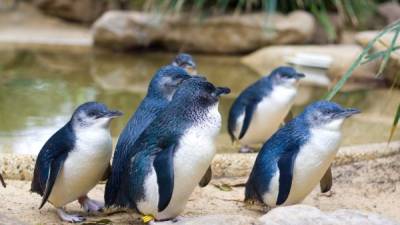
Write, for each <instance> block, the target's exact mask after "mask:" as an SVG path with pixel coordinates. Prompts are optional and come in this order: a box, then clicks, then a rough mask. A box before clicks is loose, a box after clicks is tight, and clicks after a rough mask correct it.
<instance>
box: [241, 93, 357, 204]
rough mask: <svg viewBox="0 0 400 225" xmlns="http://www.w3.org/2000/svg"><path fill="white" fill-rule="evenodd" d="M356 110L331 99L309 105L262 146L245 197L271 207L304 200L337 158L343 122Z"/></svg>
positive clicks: (247, 184)
mask: <svg viewBox="0 0 400 225" xmlns="http://www.w3.org/2000/svg"><path fill="white" fill-rule="evenodd" d="M356 113H359V111H358V110H356V109H352V108H348V109H346V108H343V107H341V106H340V105H338V104H336V103H333V102H327V101H319V102H315V103H313V104H311V105H309V106H308V107H306V108H305V110H304V112H303V113H301V114H300V115H299V116H297V117H296V118H294V119H293V120H292V121H290V122H288V123H287V124H286V125H285V126H284V127H282V128H281V129H279V130H278V131H277V132H276V133H275V134H274V135H273V136H272V137H271V138H270V139H269V140H268V141H267V142H266V143H265V144H264V146H263V147H262V149H261V151H260V153H259V154H258V156H257V159H256V161H255V164H254V167H253V169H252V172H251V174H250V177H249V179H248V181H247V183H246V190H245V200H247V201H250V200H257V201H260V202H264V203H265V204H267V205H269V206H276V205H290V204H296V203H299V202H301V201H302V200H303V199H304V198H305V197H306V196H307V195H308V194H309V193H310V192H311V191H312V190H313V188H314V187H315V186H316V185H317V184H318V182H319V181H320V179H321V178H322V176H323V175H324V173H325V172H326V170H327V169H328V168H329V166H330V164H331V162H332V160H333V158H334V157H335V155H336V152H337V150H338V148H339V144H340V140H341V126H342V123H343V121H344V120H345V119H346V118H348V117H350V116H352V115H354V114H356Z"/></svg>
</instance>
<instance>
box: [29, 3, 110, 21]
mask: <svg viewBox="0 0 400 225" xmlns="http://www.w3.org/2000/svg"><path fill="white" fill-rule="evenodd" d="M33 3H34V4H35V5H36V6H37V7H38V8H40V9H41V10H42V11H44V12H45V13H47V14H49V15H53V16H57V17H60V18H63V19H67V20H72V21H77V22H83V23H91V22H93V21H94V20H96V19H97V18H98V17H99V16H100V15H101V14H102V13H103V12H104V11H105V10H106V9H107V1H102V0H34V1H33Z"/></svg>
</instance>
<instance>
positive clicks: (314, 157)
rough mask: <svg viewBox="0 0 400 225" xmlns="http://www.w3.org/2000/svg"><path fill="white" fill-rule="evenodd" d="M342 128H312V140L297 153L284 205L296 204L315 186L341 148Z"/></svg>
mask: <svg viewBox="0 0 400 225" xmlns="http://www.w3.org/2000/svg"><path fill="white" fill-rule="evenodd" d="M340 140H341V132H340V130H326V129H311V135H310V140H309V142H307V143H306V144H305V145H304V146H302V147H301V149H300V151H299V153H298V154H297V157H296V160H295V163H294V169H293V180H292V186H291V189H290V193H289V196H288V199H287V200H286V201H285V203H284V205H291V204H296V203H299V202H301V201H303V199H304V198H305V197H307V195H308V194H309V193H310V192H311V191H312V190H313V189H314V188H315V186H316V185H317V184H318V183H319V182H320V180H321V178H322V176H323V175H324V174H325V172H326V170H327V169H328V167H329V166H330V165H331V162H332V161H333V159H334V158H335V155H336V153H337V151H338V149H339V144H340Z"/></svg>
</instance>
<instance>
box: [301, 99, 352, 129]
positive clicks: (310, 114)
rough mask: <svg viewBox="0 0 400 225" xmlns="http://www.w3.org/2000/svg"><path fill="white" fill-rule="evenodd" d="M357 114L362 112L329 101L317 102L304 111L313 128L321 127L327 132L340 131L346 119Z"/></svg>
mask: <svg viewBox="0 0 400 225" xmlns="http://www.w3.org/2000/svg"><path fill="white" fill-rule="evenodd" d="M357 113H360V110H358V109H355V108H344V107H342V106H341V105H339V104H337V103H334V102H329V101H318V102H315V103H313V104H311V105H309V106H307V107H306V109H305V110H304V115H305V119H306V120H307V122H308V123H309V124H310V125H311V127H320V128H323V129H327V130H338V129H340V128H341V126H342V124H343V121H344V120H345V119H346V118H348V117H350V116H352V115H354V114H357Z"/></svg>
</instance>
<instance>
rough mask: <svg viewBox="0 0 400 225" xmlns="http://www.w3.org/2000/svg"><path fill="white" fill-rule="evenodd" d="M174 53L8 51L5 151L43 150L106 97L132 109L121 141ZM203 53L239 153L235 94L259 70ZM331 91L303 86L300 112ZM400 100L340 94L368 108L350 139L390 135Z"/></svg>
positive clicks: (1, 91)
mask: <svg viewBox="0 0 400 225" xmlns="http://www.w3.org/2000/svg"><path fill="white" fill-rule="evenodd" d="M173 57H174V55H173V54H169V53H141V52H139V53H131V54H122V53H120V54H115V53H114V54H111V53H109V52H103V51H99V50H96V51H65V50H64V51H59V50H58V51H56V50H52V51H49V50H29V51H28V50H18V49H14V48H11V49H2V50H0V152H2V153H4V152H6V153H24V154H37V153H38V151H39V150H40V148H41V147H42V145H43V144H44V142H45V141H46V140H47V139H48V138H49V137H50V136H51V135H52V134H53V133H54V132H55V131H56V130H58V129H59V128H60V127H61V126H63V125H64V124H65V123H66V122H67V121H68V120H69V117H70V115H71V113H72V112H73V110H74V109H75V107H77V106H78V105H79V104H81V103H83V102H86V101H99V102H103V103H105V104H107V105H108V106H109V107H110V108H115V109H119V110H121V111H123V112H124V113H125V115H124V116H123V117H122V118H119V119H116V120H115V121H113V123H112V127H111V129H112V135H113V137H114V138H115V139H116V138H117V137H118V135H119V132H120V131H121V130H122V128H123V127H124V125H125V123H126V122H127V120H128V119H129V117H130V115H131V114H132V113H133V112H134V111H135V109H136V107H137V105H138V104H139V102H140V101H141V100H142V99H143V97H144V95H145V91H146V88H147V84H148V82H149V80H150V79H151V76H152V75H153V74H154V72H155V71H156V70H157V69H158V68H159V67H160V66H162V65H165V64H168V63H169V62H170V61H171V59H172V58H173ZM195 59H196V61H197V63H198V65H199V67H198V71H199V72H200V73H201V74H204V75H206V76H207V78H208V79H209V80H210V81H211V82H213V83H215V84H216V85H220V86H228V87H230V88H231V89H232V94H230V95H228V96H226V97H224V98H223V99H222V101H221V104H220V110H221V113H222V116H223V128H222V131H221V135H220V136H219V137H218V143H217V145H218V149H219V151H221V152H232V151H236V150H233V148H232V146H231V144H230V141H229V138H228V135H227V133H226V120H227V113H228V111H229V107H230V105H231V104H232V101H233V100H234V97H235V96H237V94H238V93H239V92H240V91H241V90H243V89H244V88H245V87H246V86H247V85H249V84H250V83H252V82H254V81H255V80H256V79H257V78H258V77H259V76H258V75H257V74H255V73H254V72H252V71H251V70H249V69H248V68H246V67H244V66H242V65H241V64H240V62H239V58H237V57H222V56H202V55H196V56H195ZM325 92H326V90H324V89H321V88H311V87H303V88H301V95H300V97H299V99H298V101H297V104H296V107H295V108H294V112H295V114H296V113H298V112H300V111H301V110H302V108H303V107H304V105H305V104H307V103H308V102H311V101H313V100H316V99H319V98H320V96H322V95H323V94H324V93H325ZM398 99H400V92H399V91H398V90H395V91H393V92H392V93H390V94H388V91H387V90H373V91H357V92H350V93H341V94H339V95H338V96H337V97H336V99H335V100H337V101H338V102H340V103H342V104H344V105H346V106H353V107H354V106H355V107H359V108H360V109H361V110H363V112H364V113H363V114H362V115H360V116H358V117H356V118H354V119H352V120H351V121H348V122H347V123H346V124H345V126H344V133H345V135H344V136H345V137H344V140H343V145H351V144H364V143H373V142H383V141H386V140H387V138H388V134H389V129H390V125H391V123H392V118H393V115H394V112H395V107H396V104H398ZM398 133H400V132H398ZM398 133H397V135H396V136H395V139H397V140H398V139H400V135H399V134H398Z"/></svg>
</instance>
